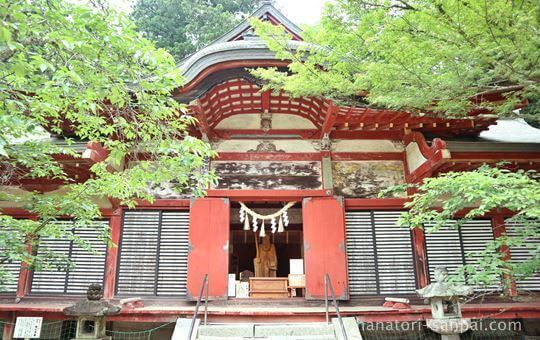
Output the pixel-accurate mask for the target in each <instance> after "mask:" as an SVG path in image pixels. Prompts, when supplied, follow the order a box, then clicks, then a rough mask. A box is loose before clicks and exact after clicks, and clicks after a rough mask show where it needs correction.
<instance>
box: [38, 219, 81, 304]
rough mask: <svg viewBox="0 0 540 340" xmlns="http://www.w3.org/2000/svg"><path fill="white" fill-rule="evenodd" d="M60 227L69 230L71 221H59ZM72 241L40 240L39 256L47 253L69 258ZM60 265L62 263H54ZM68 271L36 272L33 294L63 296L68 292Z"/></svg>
mask: <svg viewBox="0 0 540 340" xmlns="http://www.w3.org/2000/svg"><path fill="white" fill-rule="evenodd" d="M57 223H58V224H59V225H63V226H64V227H65V228H69V227H70V226H71V224H72V222H71V221H58V222H57ZM70 248H71V241H69V240H68V239H54V238H43V239H40V240H39V245H38V256H41V255H43V256H44V255H45V254H46V252H47V251H52V252H54V253H56V254H61V255H64V256H67V257H69V250H70ZM54 265H60V263H54ZM66 275H67V271H66V270H55V269H54V268H53V269H52V270H50V271H36V272H34V275H33V278H32V286H31V289H30V292H31V293H50V294H63V293H65V290H66Z"/></svg>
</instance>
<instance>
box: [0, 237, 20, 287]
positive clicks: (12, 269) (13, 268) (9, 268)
mask: <svg viewBox="0 0 540 340" xmlns="http://www.w3.org/2000/svg"><path fill="white" fill-rule="evenodd" d="M0 232H1V233H9V232H11V231H10V230H8V229H6V228H0ZM21 242H22V241H21ZM4 251H5V249H4V248H2V247H0V254H4ZM2 266H3V269H4V270H5V271H6V272H8V273H9V274H10V275H11V277H12V281H9V283H8V282H6V283H3V286H2V288H1V289H0V294H6V293H15V292H16V291H17V281H18V279H19V274H20V271H21V262H20V261H11V262H6V263H4V264H3V265H2Z"/></svg>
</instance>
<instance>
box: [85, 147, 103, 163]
mask: <svg viewBox="0 0 540 340" xmlns="http://www.w3.org/2000/svg"><path fill="white" fill-rule="evenodd" d="M108 156H109V150H107V149H105V148H104V147H103V145H101V143H98V142H88V143H87V144H86V150H84V152H83V154H82V158H86V159H89V160H91V161H92V162H94V163H99V162H102V161H104V160H106V159H107V157H108Z"/></svg>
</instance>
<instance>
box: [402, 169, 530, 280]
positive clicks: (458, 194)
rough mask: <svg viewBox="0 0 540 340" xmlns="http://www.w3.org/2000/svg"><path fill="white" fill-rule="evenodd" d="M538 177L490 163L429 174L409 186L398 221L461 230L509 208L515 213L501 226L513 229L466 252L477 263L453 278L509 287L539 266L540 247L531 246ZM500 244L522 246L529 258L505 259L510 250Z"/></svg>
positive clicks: (426, 227) (432, 229)
mask: <svg viewBox="0 0 540 340" xmlns="http://www.w3.org/2000/svg"><path fill="white" fill-rule="evenodd" d="M539 179H540V176H539V175H538V173H537V172H535V171H524V170H518V171H515V172H512V171H510V170H507V169H504V168H503V167H490V166H488V165H483V166H481V167H480V168H478V169H476V170H474V171H465V172H449V173H445V174H442V175H440V176H438V177H434V178H427V179H425V180H424V181H423V183H421V184H419V185H417V186H413V187H414V189H415V190H416V191H417V192H416V193H415V194H413V195H412V196H411V201H410V202H408V203H406V205H405V206H406V207H407V208H409V210H408V211H407V212H406V213H403V215H402V218H401V219H400V224H401V226H403V227H409V226H413V227H418V228H423V229H424V231H425V232H426V233H433V232H437V231H438V230H439V229H440V228H441V227H445V226H446V227H453V228H459V227H460V226H461V225H462V224H463V223H465V222H466V221H469V220H472V219H474V218H478V217H481V216H483V215H485V214H486V213H487V212H490V211H496V210H497V209H508V210H511V211H513V212H514V213H515V215H514V216H512V217H511V218H509V219H507V220H506V222H505V224H506V225H507V229H510V228H512V229H514V230H513V231H514V232H513V233H511V234H507V235H506V236H502V237H499V238H496V239H494V240H492V241H489V242H487V244H486V246H485V248H484V249H483V250H481V251H477V252H471V253H470V254H466V255H467V256H468V257H471V258H474V259H475V261H473V262H472V263H471V264H467V265H464V266H462V267H460V268H459V270H458V272H457V273H456V274H455V275H454V276H453V277H452V279H453V280H455V281H460V282H465V281H467V282H468V283H470V284H474V285H478V286H490V285H493V283H494V282H499V281H500V280H501V278H502V279H503V285H504V286H505V288H508V287H509V285H510V283H511V280H512V279H517V280H519V279H522V278H526V277H530V276H531V275H533V274H534V273H535V272H537V271H538V270H539V268H540V247H539V246H538V244H537V243H536V244H535V242H536V241H537V240H538V237H539V235H540V183H539V182H538V181H539ZM434 207H437V208H438V209H434ZM463 212H466V213H465V214H464V216H463V217H462V218H458V219H457V220H456V223H455V224H451V223H449V221H450V220H453V219H454V217H455V216H456V215H457V214H458V213H463ZM504 247H506V249H508V248H514V247H516V248H523V249H526V250H527V251H528V253H529V255H530V257H529V258H528V259H526V260H525V261H522V262H512V261H507V260H506V257H507V255H508V254H507V253H506V252H501V251H500V250H502V249H505V248H504Z"/></svg>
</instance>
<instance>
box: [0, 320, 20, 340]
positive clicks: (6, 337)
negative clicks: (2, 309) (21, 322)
mask: <svg viewBox="0 0 540 340" xmlns="http://www.w3.org/2000/svg"><path fill="white" fill-rule="evenodd" d="M15 321H17V318H16V316H15V313H12V316H11V319H10V321H9V323H6V324H4V331H3V332H2V340H11V339H13V330H14V329H15Z"/></svg>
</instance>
